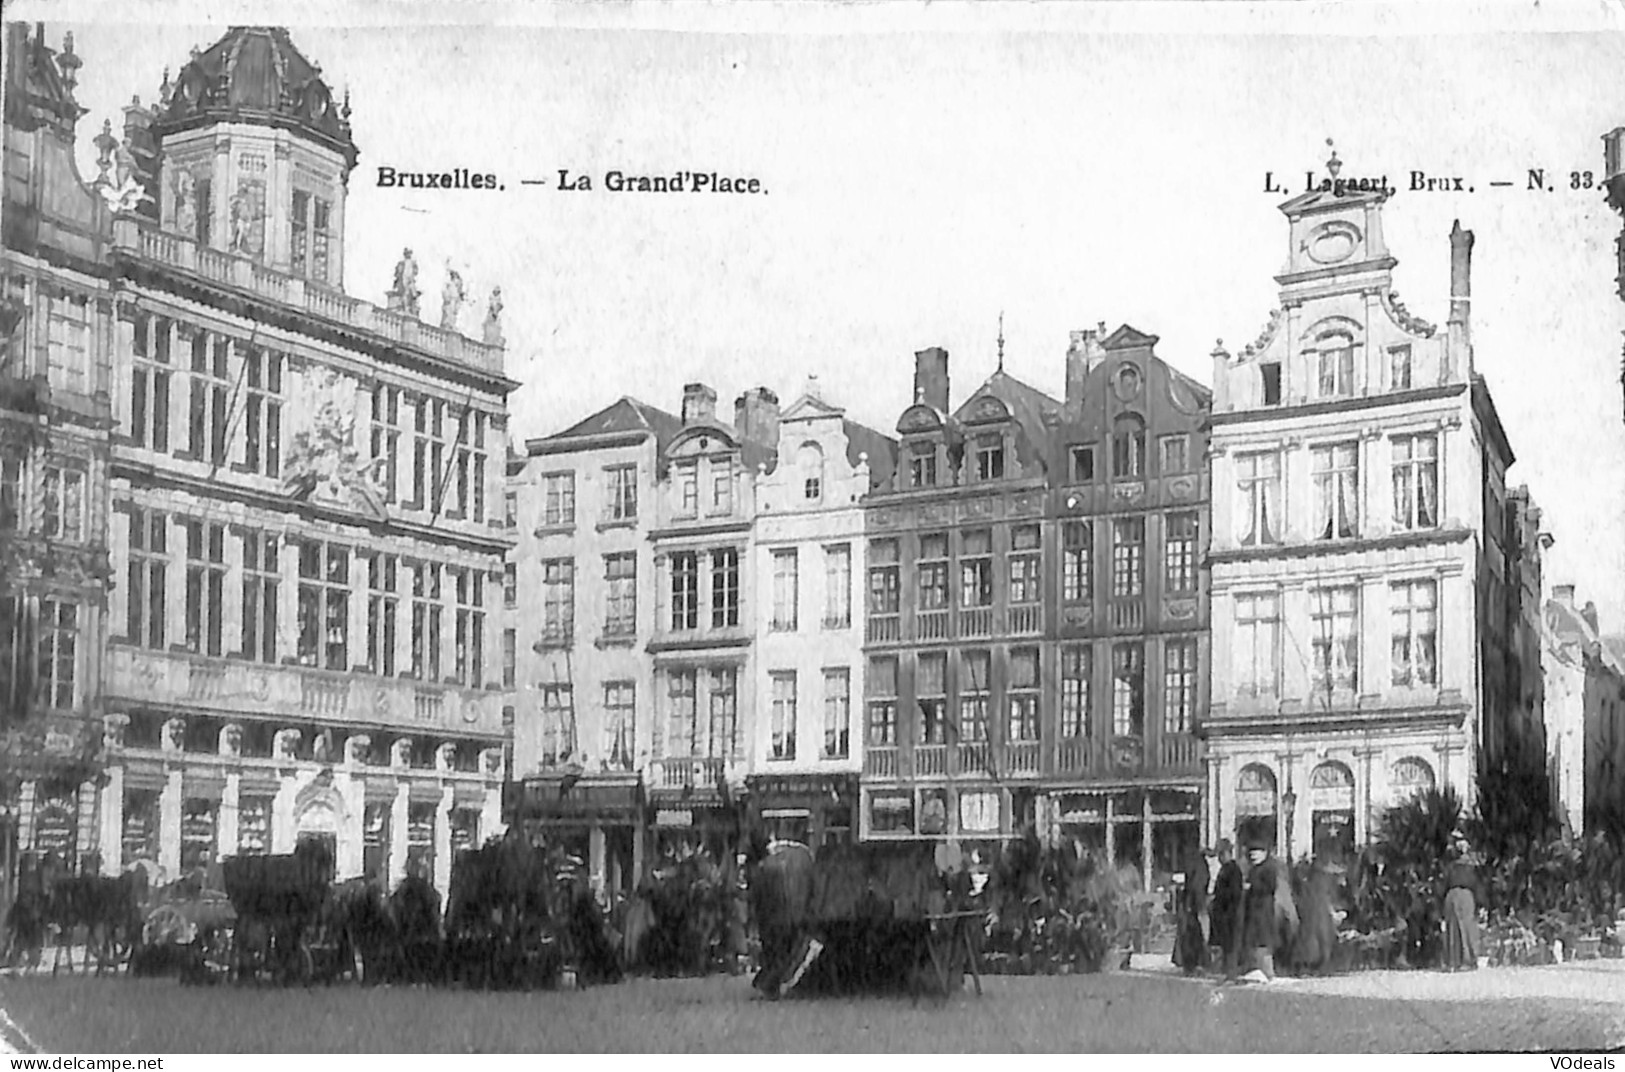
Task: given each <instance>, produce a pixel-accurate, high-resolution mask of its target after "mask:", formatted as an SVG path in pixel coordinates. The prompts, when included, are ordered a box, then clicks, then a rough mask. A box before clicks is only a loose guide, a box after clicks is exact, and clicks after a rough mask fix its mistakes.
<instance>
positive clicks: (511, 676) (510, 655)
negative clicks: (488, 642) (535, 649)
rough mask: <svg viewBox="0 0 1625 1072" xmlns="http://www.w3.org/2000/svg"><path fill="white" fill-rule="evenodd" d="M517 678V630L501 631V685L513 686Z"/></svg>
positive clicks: (505, 686)
mask: <svg viewBox="0 0 1625 1072" xmlns="http://www.w3.org/2000/svg"><path fill="white" fill-rule="evenodd" d="M518 680H519V630H517V629H504V630H503V631H502V687H503V688H505V689H511V688H513V687H514V686H515V685H516V684H517V683H518Z"/></svg>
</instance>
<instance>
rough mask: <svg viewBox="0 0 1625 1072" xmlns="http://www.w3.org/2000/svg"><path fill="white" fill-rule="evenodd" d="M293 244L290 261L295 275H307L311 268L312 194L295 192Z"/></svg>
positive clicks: (301, 191) (302, 191)
mask: <svg viewBox="0 0 1625 1072" xmlns="http://www.w3.org/2000/svg"><path fill="white" fill-rule="evenodd" d="M291 216H292V221H291V222H292V224H293V229H292V243H291V245H290V249H289V260H290V261H291V262H292V265H293V274H294V275H301V276H302V275H306V274H308V272H309V266H310V194H308V193H306V192H305V191H304V190H295V191H294V192H293V212H292V213H291Z"/></svg>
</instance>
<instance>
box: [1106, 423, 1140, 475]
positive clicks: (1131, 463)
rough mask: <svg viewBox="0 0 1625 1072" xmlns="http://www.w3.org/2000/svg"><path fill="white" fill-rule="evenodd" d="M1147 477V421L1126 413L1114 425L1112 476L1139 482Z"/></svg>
mask: <svg viewBox="0 0 1625 1072" xmlns="http://www.w3.org/2000/svg"><path fill="white" fill-rule="evenodd" d="M1144 475H1145V421H1143V420H1141V419H1140V418H1139V417H1138V416H1136V415H1135V414H1132V413H1125V414H1123V415H1122V416H1121V417H1119V418H1117V420H1116V422H1115V423H1114V424H1113V425H1112V476H1113V477H1115V478H1117V479H1119V480H1138V479H1140V478H1141V477H1142V476H1144Z"/></svg>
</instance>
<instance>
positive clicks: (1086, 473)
mask: <svg viewBox="0 0 1625 1072" xmlns="http://www.w3.org/2000/svg"><path fill="white" fill-rule="evenodd" d="M1067 458H1068V476H1069V477H1070V482H1071V483H1073V484H1088V483H1090V482H1091V481H1093V480H1094V479H1095V448H1094V445H1093V444H1084V445H1080V446H1074V447H1070V448H1068V450H1067Z"/></svg>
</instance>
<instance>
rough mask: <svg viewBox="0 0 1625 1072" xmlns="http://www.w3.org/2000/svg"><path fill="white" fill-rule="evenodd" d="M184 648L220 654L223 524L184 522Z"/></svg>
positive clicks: (224, 559)
mask: <svg viewBox="0 0 1625 1072" xmlns="http://www.w3.org/2000/svg"><path fill="white" fill-rule="evenodd" d="M185 524H186V641H185V643H186V650H187V651H189V652H192V653H193V654H208V655H219V654H221V632H222V629H223V627H224V617H225V588H226V527H225V526H224V525H222V524H218V523H215V524H210V523H206V522H202V521H187V522H186V523H185Z"/></svg>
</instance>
